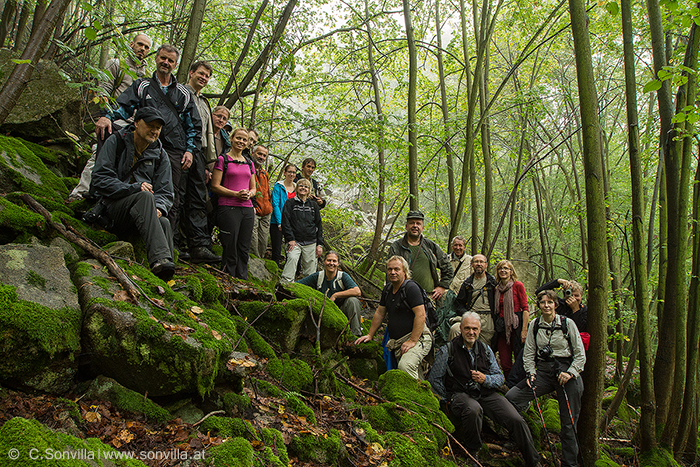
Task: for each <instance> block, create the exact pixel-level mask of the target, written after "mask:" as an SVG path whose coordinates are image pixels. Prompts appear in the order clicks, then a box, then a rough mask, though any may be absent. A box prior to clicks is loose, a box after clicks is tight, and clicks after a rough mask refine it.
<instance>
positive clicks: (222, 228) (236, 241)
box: [217, 206, 255, 279]
mask: <svg viewBox="0 0 700 467" xmlns="http://www.w3.org/2000/svg"><path fill="white" fill-rule="evenodd" d="M217 220H218V222H219V232H220V238H221V245H222V246H223V247H224V254H223V255H222V256H221V269H223V270H224V271H225V272H227V273H229V274H231V275H232V276H233V277H238V278H239V279H248V252H249V251H250V241H251V239H252V237H253V223H254V222H255V209H253V208H252V207H251V208H244V207H239V206H219V210H218V214H217Z"/></svg>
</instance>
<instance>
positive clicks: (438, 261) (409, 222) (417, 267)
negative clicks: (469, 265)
mask: <svg viewBox="0 0 700 467" xmlns="http://www.w3.org/2000/svg"><path fill="white" fill-rule="evenodd" d="M424 221H425V216H424V215H423V213H422V212H420V211H409V212H408V215H406V234H405V235H404V236H403V238H400V239H399V240H396V241H395V242H394V243H392V244H391V247H389V257H391V256H394V255H396V256H402V257H404V258H405V259H406V261H408V266H409V268H410V269H411V275H412V278H413V280H414V281H416V282H417V283H418V284H419V285H420V286H421V287H423V290H425V292H426V293H427V294H428V295H429V296H430V297H431V298H432V299H433V300H435V301H438V300H440V299H441V298H442V296H443V295H444V294H445V291H446V290H447V289H448V288H449V287H450V282H452V277H453V275H454V272H453V270H452V265H451V264H450V261H449V260H448V259H447V255H446V254H445V253H444V252H443V251H442V250H441V249H440V247H439V246H437V245H436V244H435V242H433V241H431V240H428V239H427V238H425V237H424V236H423V229H424V227H425V226H424ZM438 269H439V270H440V274H439V275H438Z"/></svg>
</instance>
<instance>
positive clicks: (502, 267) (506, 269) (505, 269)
mask: <svg viewBox="0 0 700 467" xmlns="http://www.w3.org/2000/svg"><path fill="white" fill-rule="evenodd" d="M498 270H499V271H510V268H509V267H508V266H501V267H500V268H498Z"/></svg>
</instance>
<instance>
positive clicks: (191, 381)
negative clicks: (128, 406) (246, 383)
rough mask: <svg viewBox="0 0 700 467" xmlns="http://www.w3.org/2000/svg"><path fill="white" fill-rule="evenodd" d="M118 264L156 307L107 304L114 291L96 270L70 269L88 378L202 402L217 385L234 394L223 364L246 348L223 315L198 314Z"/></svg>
mask: <svg viewBox="0 0 700 467" xmlns="http://www.w3.org/2000/svg"><path fill="white" fill-rule="evenodd" d="M119 263H120V265H122V267H123V268H124V269H125V270H126V273H127V274H128V275H129V276H130V277H131V278H132V279H134V280H135V281H136V282H137V284H139V286H140V288H141V290H143V291H144V293H146V294H147V295H150V296H151V297H152V298H155V299H158V300H160V301H161V302H162V305H161V306H154V305H153V304H152V303H149V302H147V301H146V300H145V299H144V298H143V297H142V298H141V299H140V301H139V303H137V304H133V303H129V302H128V301H123V300H119V299H116V300H115V299H114V298H113V297H115V296H116V297H119V292H120V287H119V286H118V284H117V283H116V282H115V281H113V280H111V279H110V278H109V277H108V275H107V274H106V272H105V271H104V270H103V269H102V268H101V267H100V265H99V264H98V263H96V262H94V261H86V262H80V263H78V264H77V265H76V269H75V272H74V276H75V281H76V284H77V285H78V289H79V291H80V303H81V304H82V307H83V309H84V310H85V319H84V321H83V334H82V335H83V344H84V348H85V352H86V354H87V355H88V356H89V368H91V369H92V371H93V373H94V374H103V375H105V376H108V377H111V378H114V379H115V380H117V381H118V382H119V383H120V384H122V385H124V386H126V387H128V388H130V389H133V390H135V391H138V392H140V393H145V392H148V394H149V395H151V396H153V397H158V396H169V395H174V394H179V393H186V394H199V395H200V396H203V395H205V394H206V393H207V392H208V391H210V390H211V389H212V388H213V386H214V384H215V382H216V381H217V380H220V381H222V382H226V383H227V384H230V385H231V386H232V387H233V388H234V389H236V388H237V390H240V389H241V387H242V378H243V376H242V375H241V374H238V373H236V372H234V371H230V370H229V369H228V368H227V366H226V364H227V362H228V360H229V359H230V358H231V355H232V353H233V350H234V345H236V343H239V344H238V351H240V352H245V351H247V345H246V343H245V340H240V336H239V334H238V332H237V330H236V325H235V323H234V322H233V321H232V320H231V318H230V317H229V315H228V312H227V311H226V310H224V309H223V307H221V306H220V305H218V307H212V308H203V307H201V306H200V305H198V304H196V303H195V302H192V301H191V300H188V299H187V298H186V297H185V296H183V295H182V294H180V293H177V292H174V291H173V290H172V289H171V288H170V287H169V286H168V285H167V284H166V283H165V282H163V281H162V280H160V279H158V278H156V277H155V276H154V275H153V274H152V273H151V272H150V270H149V269H147V268H144V267H142V266H140V265H137V264H132V265H128V264H126V263H124V262H122V261H120V262H119ZM157 287H160V290H163V291H165V293H164V295H160V294H159V293H158V292H156V289H157ZM115 294H116V295H115Z"/></svg>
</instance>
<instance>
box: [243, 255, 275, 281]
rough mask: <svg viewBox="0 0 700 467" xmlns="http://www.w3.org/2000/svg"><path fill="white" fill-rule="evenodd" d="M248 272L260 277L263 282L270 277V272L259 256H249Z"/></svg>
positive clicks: (257, 277)
mask: <svg viewBox="0 0 700 467" xmlns="http://www.w3.org/2000/svg"><path fill="white" fill-rule="evenodd" d="M248 274H250V275H251V276H253V277H255V278H256V279H260V280H261V281H263V282H267V281H269V280H270V279H272V274H270V271H268V270H267V268H266V267H265V261H263V260H261V259H260V258H252V257H251V258H250V259H249V260H248Z"/></svg>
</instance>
